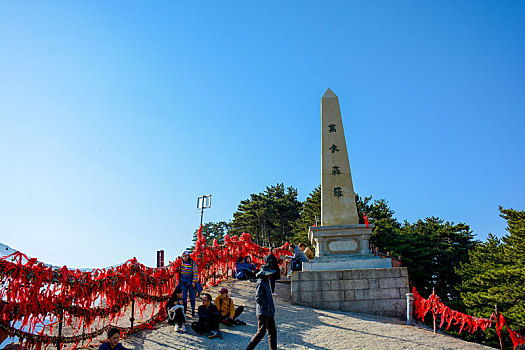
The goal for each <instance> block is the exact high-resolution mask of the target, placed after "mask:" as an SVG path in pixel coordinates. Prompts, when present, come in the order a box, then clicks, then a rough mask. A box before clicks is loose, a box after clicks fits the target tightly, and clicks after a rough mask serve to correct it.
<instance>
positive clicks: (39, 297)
mask: <svg viewBox="0 0 525 350" xmlns="http://www.w3.org/2000/svg"><path fill="white" fill-rule="evenodd" d="M224 242H225V243H224V244H223V245H218V244H217V241H216V240H215V241H214V242H213V246H207V245H206V242H205V239H204V238H203V237H202V233H201V229H199V232H198V240H197V242H196V246H195V250H194V252H193V253H192V258H193V260H194V261H195V262H196V263H197V265H198V268H199V275H200V282H201V283H202V285H203V287H206V286H208V285H217V284H218V283H219V282H221V281H223V280H225V279H227V278H228V274H229V273H228V272H229V271H232V270H233V269H234V267H235V261H236V259H237V258H238V257H240V256H242V257H245V256H247V255H250V256H251V257H252V259H253V261H254V263H256V264H259V265H260V264H262V263H263V262H264V260H263V259H264V256H265V255H267V254H268V252H269V249H268V248H264V247H260V246H258V245H256V244H254V243H253V242H252V241H251V236H250V235H249V234H247V233H243V234H242V235H241V236H240V237H235V236H234V237H229V236H228V235H226V236H225V237H224ZM281 254H286V255H289V254H290V252H289V251H288V250H287V244H285V245H284V246H283V247H280V248H278V253H277V255H278V256H277V258H279V256H280V255H281ZM180 265H181V260H180V258H177V259H176V260H175V261H174V262H171V263H170V264H169V265H168V266H165V267H162V268H149V267H146V266H144V265H142V264H140V263H138V262H137V260H136V259H130V260H128V261H126V262H125V263H124V264H121V265H119V266H116V267H112V268H108V269H95V270H92V271H80V270H70V269H68V268H67V267H66V266H64V267H62V268H60V269H58V268H53V267H51V266H48V265H46V264H44V263H41V262H38V261H37V259H35V258H31V259H29V258H28V257H27V256H26V255H24V254H23V253H21V252H16V253H13V254H11V255H9V256H8V257H4V258H0V329H2V330H4V331H7V332H8V333H9V334H11V335H16V336H18V337H19V338H20V339H21V343H22V342H24V340H25V347H24V348H29V349H33V348H34V349H41V348H42V346H44V347H47V346H48V345H49V344H56V343H62V344H64V343H73V344H74V345H73V346H72V348H71V349H76V348H77V346H78V344H79V343H80V342H81V341H84V340H88V341H90V340H91V339H92V338H94V337H97V336H99V335H100V334H102V333H103V332H104V331H106V330H107V329H108V327H109V326H110V324H112V323H113V324H115V323H116V322H117V321H118V319H119V318H120V317H121V316H122V315H123V314H124V313H125V311H126V309H127V307H128V306H129V304H130V303H131V301H132V300H138V309H139V311H140V314H141V315H142V314H143V312H144V311H145V309H146V307H147V306H148V305H153V311H152V314H151V318H150V319H149V320H148V321H146V322H143V323H141V324H140V325H139V326H138V327H135V328H134V331H135V330H137V329H143V328H151V327H153V326H154V325H155V324H156V323H158V322H160V321H162V320H163V319H165V311H164V304H163V303H165V302H166V300H167V299H168V298H169V296H170V294H171V292H172V291H173V289H174V286H175V285H176V283H177V281H178V279H179V278H180V276H178V272H179V267H180ZM101 302H102V303H103V305H102V304H101ZM99 304H100V305H99ZM157 310H158V312H157V313H156V314H155V311H157ZM60 319H61V320H62V321H63V323H64V324H65V325H67V326H68V327H70V328H71V329H73V330H74V335H73V336H70V337H63V336H61V337H59V336H53V329H54V328H56V325H57V324H58V323H59V320H60ZM15 322H20V323H21V326H20V327H19V329H16V328H14V326H13V325H14V323H15ZM95 324H96V325H95ZM101 324H102V326H101ZM37 327H42V330H41V331H40V332H37V333H35V329H36V328H37ZM95 328H96V329H95ZM22 329H26V330H27V331H23V330H22ZM86 329H87V333H86ZM81 330H82V334H81V335H77V334H78V333H79V332H80V331H81ZM122 331H123V333H124V334H126V333H128V334H129V332H130V331H131V329H130V328H125V329H124V328H123V329H122ZM84 346H87V344H85V345H84Z"/></svg>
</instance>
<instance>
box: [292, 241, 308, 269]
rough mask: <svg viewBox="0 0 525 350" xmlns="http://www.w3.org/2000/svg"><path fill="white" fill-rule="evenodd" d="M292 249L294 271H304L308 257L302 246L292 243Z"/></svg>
mask: <svg viewBox="0 0 525 350" xmlns="http://www.w3.org/2000/svg"><path fill="white" fill-rule="evenodd" d="M290 250H291V251H292V252H293V257H292V271H302V270H303V263H304V262H308V258H307V257H306V255H305V254H304V253H303V251H302V250H301V248H299V247H298V246H296V245H293V244H290Z"/></svg>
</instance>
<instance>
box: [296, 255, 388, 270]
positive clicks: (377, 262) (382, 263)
mask: <svg viewBox="0 0 525 350" xmlns="http://www.w3.org/2000/svg"><path fill="white" fill-rule="evenodd" d="M391 267H392V260H391V259H378V258H374V257H373V256H372V258H370V259H348V260H334V261H316V259H314V260H312V262H308V263H303V271H328V270H353V269H377V268H391Z"/></svg>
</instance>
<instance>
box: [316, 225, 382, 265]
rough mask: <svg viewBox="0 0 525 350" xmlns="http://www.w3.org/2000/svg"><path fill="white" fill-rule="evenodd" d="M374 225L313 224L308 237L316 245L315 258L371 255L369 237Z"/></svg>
mask: <svg viewBox="0 0 525 350" xmlns="http://www.w3.org/2000/svg"><path fill="white" fill-rule="evenodd" d="M374 227H375V226H374V225H373V224H372V225H369V226H368V227H366V225H360V224H357V225H338V226H312V227H310V230H309V232H308V239H310V241H311V242H312V243H313V244H314V246H315V259H316V260H317V258H321V259H322V258H325V257H337V256H343V255H344V256H348V257H354V256H355V257H357V256H359V255H361V256H369V255H371V252H370V244H369V239H370V235H371V234H372V230H373V229H374Z"/></svg>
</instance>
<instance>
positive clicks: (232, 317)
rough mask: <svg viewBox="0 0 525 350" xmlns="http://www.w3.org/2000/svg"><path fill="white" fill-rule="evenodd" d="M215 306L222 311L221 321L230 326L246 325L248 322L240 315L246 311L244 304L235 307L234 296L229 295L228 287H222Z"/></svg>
mask: <svg viewBox="0 0 525 350" xmlns="http://www.w3.org/2000/svg"><path fill="white" fill-rule="evenodd" d="M215 306H217V308H218V309H219V312H220V313H221V322H222V323H224V324H226V325H228V326H235V325H245V324H246V322H244V321H241V320H239V319H238V317H239V316H240V315H241V314H242V312H243V311H244V306H239V307H238V308H235V305H234V304H233V300H232V298H230V297H229V296H228V289H227V288H222V289H221V291H220V292H219V295H217V297H216V298H215Z"/></svg>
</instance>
